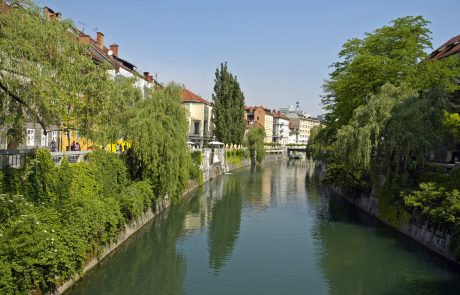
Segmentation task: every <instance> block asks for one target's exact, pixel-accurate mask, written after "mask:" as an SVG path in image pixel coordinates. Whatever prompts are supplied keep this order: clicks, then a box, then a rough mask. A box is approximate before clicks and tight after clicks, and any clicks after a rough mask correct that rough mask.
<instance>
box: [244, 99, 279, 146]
mask: <svg viewBox="0 0 460 295" xmlns="http://www.w3.org/2000/svg"><path fill="white" fill-rule="evenodd" d="M245 112H246V115H245V117H246V118H247V125H248V127H253V126H259V127H261V128H264V130H265V138H264V142H265V143H271V142H273V113H272V112H271V111H270V110H269V109H267V108H265V107H263V106H247V107H245Z"/></svg>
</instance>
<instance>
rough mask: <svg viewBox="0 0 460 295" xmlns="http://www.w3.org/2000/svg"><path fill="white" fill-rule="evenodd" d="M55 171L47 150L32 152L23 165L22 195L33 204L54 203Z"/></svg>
mask: <svg viewBox="0 0 460 295" xmlns="http://www.w3.org/2000/svg"><path fill="white" fill-rule="evenodd" d="M56 171H57V169H56V166H55V164H54V162H53V161H52V160H51V155H50V153H49V151H48V150H46V149H34V150H32V152H31V153H30V154H29V155H28V156H27V158H26V162H25V165H24V171H23V180H24V182H23V184H24V194H25V195H26V196H27V197H28V198H29V199H31V200H32V201H34V202H35V203H42V202H54V201H55V194H54V186H55V180H56Z"/></svg>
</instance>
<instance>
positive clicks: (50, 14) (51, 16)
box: [43, 7, 61, 20]
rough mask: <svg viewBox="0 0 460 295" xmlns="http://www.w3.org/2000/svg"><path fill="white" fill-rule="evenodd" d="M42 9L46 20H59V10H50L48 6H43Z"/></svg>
mask: <svg viewBox="0 0 460 295" xmlns="http://www.w3.org/2000/svg"><path fill="white" fill-rule="evenodd" d="M43 11H44V13H45V17H46V19H47V20H52V19H57V20H61V13H60V12H54V10H52V9H51V8H49V7H44V8H43Z"/></svg>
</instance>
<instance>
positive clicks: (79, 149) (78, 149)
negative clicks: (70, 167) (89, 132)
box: [75, 141, 81, 151]
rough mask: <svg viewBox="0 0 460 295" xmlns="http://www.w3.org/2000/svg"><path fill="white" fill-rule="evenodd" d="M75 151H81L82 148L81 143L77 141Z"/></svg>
mask: <svg viewBox="0 0 460 295" xmlns="http://www.w3.org/2000/svg"><path fill="white" fill-rule="evenodd" d="M75 150H76V151H81V147H80V143H79V142H78V141H77V143H76V144H75Z"/></svg>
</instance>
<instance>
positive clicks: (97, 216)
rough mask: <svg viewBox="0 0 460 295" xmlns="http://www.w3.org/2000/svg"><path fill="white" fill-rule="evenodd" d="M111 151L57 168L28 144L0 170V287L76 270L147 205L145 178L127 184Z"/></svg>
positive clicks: (26, 287)
mask: <svg viewBox="0 0 460 295" xmlns="http://www.w3.org/2000/svg"><path fill="white" fill-rule="evenodd" d="M126 170H127V169H126V166H125V165H124V163H123V162H122V161H121V160H120V159H118V158H117V156H116V155H113V154H108V153H106V152H104V151H99V152H95V153H93V154H92V155H91V156H90V157H89V163H78V164H69V163H68V162H67V161H66V160H65V159H64V160H63V162H62V164H61V165H60V166H59V167H56V166H55V165H54V164H53V162H52V161H51V158H50V155H49V152H48V151H46V150H35V151H33V152H32V153H31V154H30V155H29V156H28V158H27V160H26V164H25V167H24V168H23V169H14V168H6V169H4V170H3V171H2V173H1V174H0V175H1V177H0V184H1V185H0V189H1V194H0V294H12V293H14V294H29V293H30V291H31V290H34V289H36V290H40V291H42V292H50V291H52V290H54V288H55V287H56V286H57V285H59V284H61V283H63V282H64V281H65V280H67V279H68V278H70V277H71V276H72V275H73V274H74V273H76V272H80V271H81V270H82V269H83V267H84V265H85V263H86V262H87V261H88V260H89V259H91V258H92V257H95V256H97V255H98V254H99V253H100V252H101V250H102V249H103V247H104V246H106V245H109V244H110V243H112V242H114V241H115V240H117V238H118V236H119V234H120V232H121V229H122V227H123V225H124V224H125V223H127V222H129V221H130V220H132V219H134V218H136V217H138V216H139V215H140V214H142V213H143V212H145V211H146V210H147V209H148V208H149V207H150V206H152V204H153V202H154V200H155V196H154V194H153V190H152V186H151V185H150V183H148V182H146V181H139V182H133V183H129V179H128V176H127V171H126Z"/></svg>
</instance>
